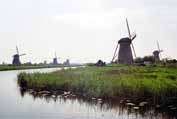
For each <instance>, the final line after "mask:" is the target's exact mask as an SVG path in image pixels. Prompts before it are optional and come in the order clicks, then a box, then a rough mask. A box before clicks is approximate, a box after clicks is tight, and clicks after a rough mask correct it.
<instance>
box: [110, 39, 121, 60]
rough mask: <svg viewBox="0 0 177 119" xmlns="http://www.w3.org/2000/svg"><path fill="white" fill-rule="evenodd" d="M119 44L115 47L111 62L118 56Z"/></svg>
mask: <svg viewBox="0 0 177 119" xmlns="http://www.w3.org/2000/svg"><path fill="white" fill-rule="evenodd" d="M118 46H119V43H117V46H116V49H115V51H114V55H113V58H112V61H111V62H113V61H114V59H115V58H116V57H117V55H116V52H117V49H118Z"/></svg>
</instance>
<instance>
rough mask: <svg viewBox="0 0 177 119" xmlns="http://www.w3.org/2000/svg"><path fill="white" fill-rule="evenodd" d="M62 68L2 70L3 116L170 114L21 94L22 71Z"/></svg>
mask: <svg viewBox="0 0 177 119" xmlns="http://www.w3.org/2000/svg"><path fill="white" fill-rule="evenodd" d="M55 70H59V68H50V69H34V70H15V71H1V72H0V81H1V83H0V118H8V119H14V118H16V119H40V118H41V119H168V118H172V117H170V116H169V113H166V112H163V111H159V112H158V111H156V110H155V109H153V108H152V109H149V108H148V109H147V110H146V111H144V109H143V110H142V111H141V110H139V111H135V110H134V109H132V108H128V107H125V106H121V105H119V102H117V104H114V103H104V101H103V103H101V104H100V103H98V101H96V100H84V99H81V98H63V97H60V98H55V99H54V98H40V97H34V96H32V95H30V94H25V95H21V92H20V90H19V87H18V85H17V75H18V74H19V73H20V72H28V73H33V72H51V71H55Z"/></svg>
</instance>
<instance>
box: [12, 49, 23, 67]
mask: <svg viewBox="0 0 177 119" xmlns="http://www.w3.org/2000/svg"><path fill="white" fill-rule="evenodd" d="M16 51H17V54H15V55H13V61H12V64H13V65H14V66H20V65H21V62H20V57H21V56H24V55H26V54H25V53H23V54H19V50H18V47H17V46H16Z"/></svg>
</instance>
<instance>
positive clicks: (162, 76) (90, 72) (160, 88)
mask: <svg viewBox="0 0 177 119" xmlns="http://www.w3.org/2000/svg"><path fill="white" fill-rule="evenodd" d="M18 84H19V85H20V86H21V87H22V88H26V89H34V90H39V91H40V90H49V91H51V90H52V91H56V90H67V91H71V92H74V93H78V94H81V95H84V96H87V97H101V98H110V97H152V98H168V97H173V96H177V69H176V68H171V67H170V68H169V67H160V66H157V67H151V66H145V67H138V66H126V65H110V66H106V67H85V68H76V69H66V70H64V69H63V70H60V71H56V72H52V73H34V74H27V73H21V74H19V75H18Z"/></svg>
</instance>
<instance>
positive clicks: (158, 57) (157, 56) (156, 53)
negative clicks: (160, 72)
mask: <svg viewBox="0 0 177 119" xmlns="http://www.w3.org/2000/svg"><path fill="white" fill-rule="evenodd" d="M157 49H158V50H155V51H153V56H154V59H155V61H160V54H161V52H163V50H161V49H160V46H159V42H158V41H157Z"/></svg>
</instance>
